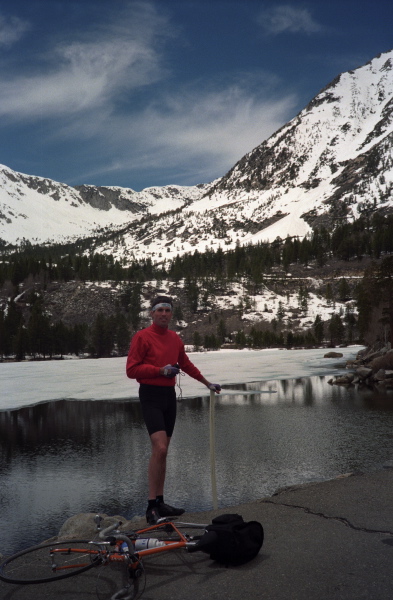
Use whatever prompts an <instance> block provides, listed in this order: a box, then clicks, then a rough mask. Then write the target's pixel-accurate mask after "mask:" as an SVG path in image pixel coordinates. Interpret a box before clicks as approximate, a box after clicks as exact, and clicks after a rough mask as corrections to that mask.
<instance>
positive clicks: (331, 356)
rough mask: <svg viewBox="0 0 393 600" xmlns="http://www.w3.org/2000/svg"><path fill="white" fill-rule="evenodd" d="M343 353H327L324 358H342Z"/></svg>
mask: <svg viewBox="0 0 393 600" xmlns="http://www.w3.org/2000/svg"><path fill="white" fill-rule="evenodd" d="M342 357H343V354H342V352H327V353H326V354H325V355H324V357H323V358H342Z"/></svg>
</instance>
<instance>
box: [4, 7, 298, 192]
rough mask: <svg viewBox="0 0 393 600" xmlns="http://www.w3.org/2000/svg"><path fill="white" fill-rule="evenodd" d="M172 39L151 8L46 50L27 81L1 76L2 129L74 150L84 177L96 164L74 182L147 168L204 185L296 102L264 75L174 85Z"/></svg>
mask: <svg viewBox="0 0 393 600" xmlns="http://www.w3.org/2000/svg"><path fill="white" fill-rule="evenodd" d="M175 35H176V31H175V30H174V27H173V26H172V24H171V23H170V21H169V19H168V18H167V17H166V16H165V14H162V13H160V12H159V10H158V9H157V8H155V6H154V5H153V4H150V3H144V2H142V3H139V2H132V3H130V4H128V5H126V9H125V11H123V13H122V14H121V16H119V14H118V13H117V14H116V17H114V18H113V19H112V20H109V21H108V22H107V23H101V24H99V25H98V26H97V25H94V26H93V25H92V26H91V27H90V29H89V30H87V31H86V30H84V31H83V32H81V33H79V34H78V33H75V34H74V38H73V39H70V36H69V35H68V37H67V41H65V42H63V43H57V45H56V47H54V48H50V49H48V50H47V52H46V56H45V61H44V62H42V56H40V57H37V59H36V61H35V66H34V71H33V72H32V71H29V72H26V73H23V72H22V69H23V65H21V69H20V70H19V72H17V74H15V71H14V70H13V71H12V72H11V73H9V74H8V77H7V75H6V74H5V73H3V76H2V85H1V86H0V118H1V121H0V122H2V123H3V124H9V123H12V122H14V123H15V122H18V121H19V122H21V123H22V125H23V126H25V124H26V126H30V125H31V127H32V131H33V129H34V126H35V125H36V124H39V126H40V129H39V143H40V144H41V146H46V147H47V148H48V147H50V146H51V147H53V148H56V151H60V152H61V150H59V148H60V147H61V144H64V147H66V145H67V144H68V147H69V146H70V144H73V145H74V146H75V153H76V154H77V153H78V152H80V156H81V161H80V164H81V169H82V168H83V167H82V165H83V164H85V162H86V161H85V159H84V157H83V156H82V154H84V156H85V157H86V155H87V156H89V157H94V163H95V165H97V170H96V172H95V173H92V172H90V173H80V180H79V181H78V183H80V182H81V180H82V179H84V180H85V181H86V179H85V178H86V177H87V176H88V175H89V176H90V181H92V178H93V177H94V175H95V174H98V173H100V174H102V173H111V172H112V173H114V172H117V173H121V172H126V171H128V172H133V173H136V172H138V170H139V171H145V172H147V171H148V170H149V169H151V170H152V171H153V170H155V169H156V170H159V169H162V170H165V171H166V172H167V173H171V174H173V176H174V178H175V177H176V173H178V174H179V179H181V180H182V181H184V179H185V178H187V176H188V174H189V177H190V179H191V180H192V181H193V182H195V181H209V180H211V177H212V172H213V170H214V175H213V177H215V176H217V175H216V174H220V175H221V174H222V173H223V172H225V170H227V169H229V168H230V167H232V166H233V164H234V162H236V161H237V160H239V158H241V156H243V155H244V154H245V153H246V152H249V151H251V150H252V149H253V148H254V147H255V146H257V145H258V144H260V143H261V142H262V141H263V140H264V139H266V138H267V137H268V136H269V135H271V134H272V133H273V132H274V131H276V129H278V128H279V127H280V126H281V125H283V124H284V123H285V122H286V121H287V120H288V119H289V118H290V117H291V116H292V114H291V113H292V111H293V109H294V106H295V103H296V98H294V97H293V96H292V95H291V94H287V95H286V96H282V95H281V96H280V97H277V94H274V90H275V86H276V84H277V81H276V79H275V78H274V77H273V76H272V75H271V74H270V75H269V74H267V73H259V74H258V73H252V74H249V75H247V74H243V75H242V76H240V75H236V74H234V73H231V75H230V79H228V78H226V79H225V78H224V76H222V78H221V79H220V78H217V77H216V78H215V79H214V80H212V82H209V81H207V80H206V79H202V80H199V81H194V82H192V83H188V84H187V86H186V85H184V84H182V83H178V82H177V80H176V79H175V77H174V76H173V75H174V74H172V73H171V72H170V70H169V67H168V63H167V60H166V56H167V54H166V47H165V42H167V41H168V40H169V39H171V38H172V39H173V38H174V36H175ZM171 78H172V79H171ZM169 86H171V87H169ZM168 90H170V91H168ZM145 92H146V93H145ZM59 144H60V146H59ZM87 162H88V164H89V165H90V166H91V164H92V162H91V161H87ZM89 168H91V167H89ZM93 168H95V167H93ZM173 182H176V181H175V180H173Z"/></svg>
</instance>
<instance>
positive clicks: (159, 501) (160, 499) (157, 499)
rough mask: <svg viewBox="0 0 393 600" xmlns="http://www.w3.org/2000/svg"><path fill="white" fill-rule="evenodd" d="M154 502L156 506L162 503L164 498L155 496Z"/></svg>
mask: <svg viewBox="0 0 393 600" xmlns="http://www.w3.org/2000/svg"><path fill="white" fill-rule="evenodd" d="M156 502H157V504H162V503H163V502H164V496H157V498H156Z"/></svg>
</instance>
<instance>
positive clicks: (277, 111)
mask: <svg viewBox="0 0 393 600" xmlns="http://www.w3.org/2000/svg"><path fill="white" fill-rule="evenodd" d="M253 80H254V81H255V74H254V76H253ZM216 84H217V85H216V86H213V84H212V86H211V87H210V88H209V89H206V88H204V89H199V90H198V89H197V86H194V87H193V89H192V90H191V89H177V90H176V93H173V94H166V95H162V96H160V98H159V99H157V101H155V102H151V103H150V104H149V105H148V106H146V107H145V108H144V109H143V110H141V111H138V112H135V113H133V114H124V115H117V116H116V117H113V116H112V117H111V118H109V119H107V118H106V117H105V115H104V114H101V118H102V119H101V121H100V124H99V129H98V130H99V136H100V137H102V139H105V140H106V143H105V144H103V145H101V146H100V145H99V144H96V145H95V147H96V149H97V150H96V153H97V152H98V153H99V155H97V154H96V157H97V160H98V162H99V164H100V172H101V173H102V172H103V171H107V172H112V173H113V172H115V171H118V172H128V173H130V174H131V173H133V172H134V173H136V172H140V171H141V170H142V171H144V170H150V171H154V170H160V169H163V168H164V169H165V170H167V172H168V173H170V174H171V177H172V183H176V182H177V181H178V180H179V179H181V180H183V181H184V180H186V179H187V177H189V179H190V181H191V180H192V181H193V182H195V181H200V182H202V181H210V180H211V179H212V178H214V177H215V176H216V175H214V173H220V174H223V173H224V172H225V171H226V170H228V169H229V168H230V167H232V166H233V164H234V163H235V162H237V160H239V159H240V158H241V157H242V156H243V155H244V154H245V153H246V152H249V151H250V150H252V149H253V148H254V147H255V146H257V145H259V144H260V143H261V142H262V141H263V140H264V139H266V138H267V137H268V136H269V135H271V134H272V133H273V132H274V131H276V130H277V129H278V128H279V127H280V126H281V125H283V123H285V122H286V121H287V120H288V119H289V118H290V117H291V114H292V113H293V110H294V107H295V105H296V101H297V98H296V97H294V96H293V95H290V94H288V95H286V96H280V97H279V98H278V97H276V96H275V95H274V94H272V93H271V91H270V90H266V89H265V90H264V91H265V94H264V93H263V91H262V90H261V88H259V90H258V92H256V90H255V88H253V86H252V84H251V79H250V81H249V85H248V86H247V85H246V84H245V80H244V78H240V80H239V81H238V82H237V83H232V84H227V85H226V86H225V85H219V82H216ZM74 126H76V125H75V124H74ZM76 127H77V128H78V129H79V131H81V130H82V131H83V130H84V131H85V135H86V136H89V135H90V136H92V137H93V138H94V137H95V135H96V133H95V132H93V131H92V130H91V128H90V125H89V124H87V123H83V122H81V123H80V124H79V125H77V126H76ZM72 135H73V134H72ZM91 175H94V174H91ZM176 178H178V179H176Z"/></svg>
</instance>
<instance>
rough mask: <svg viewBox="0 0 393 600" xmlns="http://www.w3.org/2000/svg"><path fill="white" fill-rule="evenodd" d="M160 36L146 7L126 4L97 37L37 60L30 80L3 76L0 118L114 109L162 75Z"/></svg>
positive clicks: (160, 24) (160, 26)
mask: <svg viewBox="0 0 393 600" xmlns="http://www.w3.org/2000/svg"><path fill="white" fill-rule="evenodd" d="M127 20H128V27H127ZM164 32H165V22H164V19H163V17H161V16H160V15H159V14H158V13H157V12H156V11H154V9H153V8H152V6H151V5H150V4H133V5H130V10H129V11H128V12H127V14H126V15H124V14H122V18H121V21H118V22H113V23H108V24H107V27H106V28H105V29H103V31H101V35H97V31H90V32H85V35H84V40H83V41H79V40H74V41H69V42H64V43H63V44H59V45H57V46H56V47H54V48H51V49H50V50H48V52H47V54H46V56H45V57H44V58H42V57H37V59H36V68H35V73H34V74H33V75H30V74H29V73H26V74H18V75H15V74H14V70H13V71H12V72H10V73H9V74H8V77H7V75H5V74H3V78H2V85H1V88H0V115H1V116H3V117H9V118H10V119H13V120H17V119H34V118H36V117H37V116H39V117H40V118H42V117H45V118H49V117H56V118H61V117H66V116H67V115H75V114H77V113H81V112H84V111H88V110H89V111H91V110H92V109H94V108H96V107H97V106H103V105H107V107H108V108H109V107H110V105H112V106H113V105H114V104H116V102H117V101H118V100H119V99H121V98H122V96H123V94H126V93H127V94H130V93H132V92H133V91H134V90H137V89H139V88H141V87H143V86H146V85H149V84H151V83H152V82H155V81H157V80H158V79H160V78H161V77H163V76H164V73H165V69H164V68H163V65H162V64H161V57H160V54H159V52H158V49H157V47H158V46H159V43H158V40H160V39H162V37H163V36H164ZM21 70H22V68H21Z"/></svg>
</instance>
